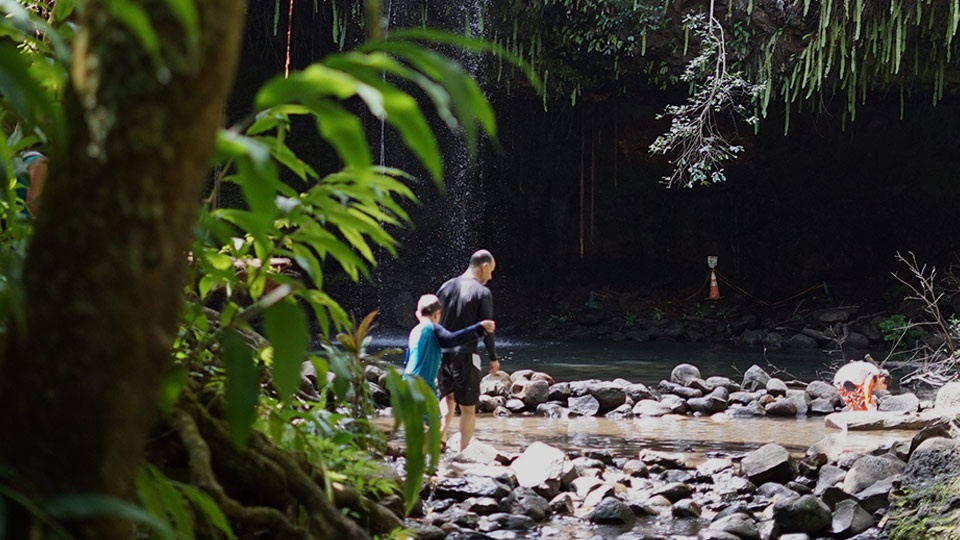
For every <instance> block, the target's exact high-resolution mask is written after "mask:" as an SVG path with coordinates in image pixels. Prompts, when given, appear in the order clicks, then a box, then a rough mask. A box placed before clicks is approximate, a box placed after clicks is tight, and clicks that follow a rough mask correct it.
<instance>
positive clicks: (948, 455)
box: [900, 438, 960, 490]
mask: <svg viewBox="0 0 960 540" xmlns="http://www.w3.org/2000/svg"><path fill="white" fill-rule="evenodd" d="M958 470H960V440H957V439H943V438H932V439H927V440H925V441H923V442H922V443H920V445H919V446H917V448H916V449H915V450H914V451H913V453H912V454H911V455H910V460H909V461H908V462H907V466H906V468H905V469H904V471H903V474H902V476H901V477H900V483H901V485H902V486H903V488H905V489H911V490H921V489H929V488H930V487H931V486H934V485H937V484H943V483H946V482H948V481H950V480H952V479H953V478H954V477H955V475H956V471H958Z"/></svg>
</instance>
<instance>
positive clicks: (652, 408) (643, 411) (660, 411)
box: [597, 399, 673, 417]
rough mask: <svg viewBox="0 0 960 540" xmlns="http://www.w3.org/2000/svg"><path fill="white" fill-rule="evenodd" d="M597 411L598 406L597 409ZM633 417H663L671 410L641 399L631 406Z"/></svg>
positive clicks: (667, 406)
mask: <svg viewBox="0 0 960 540" xmlns="http://www.w3.org/2000/svg"><path fill="white" fill-rule="evenodd" d="M597 408H598V409H599V406H598V407H597ZM632 411H633V414H634V416H654V417H659V416H664V415H667V414H671V413H673V409H672V408H671V407H670V406H669V405H668V404H664V403H661V402H659V401H656V400H652V399H643V400H640V401H638V402H637V403H636V405H634V406H633V409H632Z"/></svg>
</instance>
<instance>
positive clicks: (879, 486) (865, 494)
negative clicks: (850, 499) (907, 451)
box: [854, 477, 899, 514]
mask: <svg viewBox="0 0 960 540" xmlns="http://www.w3.org/2000/svg"><path fill="white" fill-rule="evenodd" d="M897 480H899V477H896V478H894V477H890V478H884V479H882V480H878V481H877V482H874V483H873V485H871V486H870V487H868V488H866V489H864V490H863V491H858V492H857V493H854V496H855V497H856V498H857V500H858V501H860V506H861V507H862V508H863V509H864V510H866V511H867V512H868V513H870V514H873V513H874V512H876V511H877V510H880V509H881V508H887V507H888V506H889V505H890V492H891V491H892V490H893V485H894V483H895V482H896V481H897Z"/></svg>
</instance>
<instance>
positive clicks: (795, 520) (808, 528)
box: [773, 495, 833, 536]
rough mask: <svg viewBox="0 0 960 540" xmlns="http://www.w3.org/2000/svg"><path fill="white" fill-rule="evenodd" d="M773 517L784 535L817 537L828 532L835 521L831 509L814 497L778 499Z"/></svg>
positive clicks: (803, 496)
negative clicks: (796, 534) (802, 534)
mask: <svg viewBox="0 0 960 540" xmlns="http://www.w3.org/2000/svg"><path fill="white" fill-rule="evenodd" d="M773 517H774V519H775V520H776V522H777V526H778V527H779V528H780V531H781V532H783V533H805V534H808V535H811V536H815V535H817V534H818V533H821V532H824V531H826V529H827V528H828V527H830V525H831V523H832V521H833V514H832V513H831V512H830V507H828V506H827V505H826V504H824V503H823V501H821V500H820V499H818V498H816V497H814V496H813V495H801V496H800V497H795V498H792V499H791V498H787V499H777V500H776V502H774V503H773Z"/></svg>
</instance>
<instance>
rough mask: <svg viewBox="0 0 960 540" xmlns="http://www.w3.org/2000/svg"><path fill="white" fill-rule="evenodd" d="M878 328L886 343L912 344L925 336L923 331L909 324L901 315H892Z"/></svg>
mask: <svg viewBox="0 0 960 540" xmlns="http://www.w3.org/2000/svg"><path fill="white" fill-rule="evenodd" d="M878 326H879V327H880V333H881V334H883V340H884V341H886V342H887V343H899V342H902V341H904V340H905V341H907V342H912V341H914V340H917V339H920V338H921V337H923V336H925V335H926V332H925V331H923V330H922V329H920V328H918V327H916V326H914V325H913V324H911V322H910V321H909V320H908V319H907V317H906V315H904V314H903V313H894V314H893V315H891V316H890V317H888V318H886V319H884V320H883V321H881V322H880V324H879V325H878Z"/></svg>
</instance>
